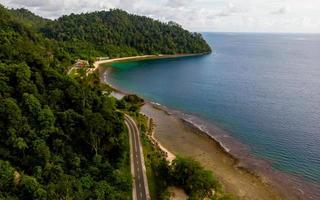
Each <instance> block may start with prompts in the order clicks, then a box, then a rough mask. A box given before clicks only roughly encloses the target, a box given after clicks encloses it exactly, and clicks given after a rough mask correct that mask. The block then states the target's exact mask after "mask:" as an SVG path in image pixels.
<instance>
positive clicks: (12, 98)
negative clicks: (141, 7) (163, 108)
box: [0, 5, 211, 200]
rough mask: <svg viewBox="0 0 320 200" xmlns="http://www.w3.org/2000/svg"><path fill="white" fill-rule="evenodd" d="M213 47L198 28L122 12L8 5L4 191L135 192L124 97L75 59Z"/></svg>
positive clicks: (0, 127)
mask: <svg viewBox="0 0 320 200" xmlns="http://www.w3.org/2000/svg"><path fill="white" fill-rule="evenodd" d="M209 51H211V50H210V47H209V46H208V45H207V44H206V42H205V41H204V40H203V39H202V37H201V35H199V34H195V33H189V32H188V31H185V30H183V29H182V28H181V27H180V26H179V25H177V24H174V23H172V22H171V23H168V24H166V23H162V22H158V21H154V20H152V19H150V18H146V17H140V16H135V15H130V14H127V13H126V12H124V11H121V10H112V11H108V12H105V11H103V12H94V13H89V14H80V15H70V16H64V17H61V18H59V19H58V20H55V21H52V20H47V19H44V18H41V17H39V16H36V15H34V14H33V13H31V12H29V11H28V10H25V9H18V10H9V9H6V8H5V7H3V6H1V5H0V199H110V200H112V199H117V200H120V199H131V187H132V186H131V183H132V177H131V174H130V165H129V159H128V155H129V147H128V138H127V133H126V129H125V126H124V123H123V114H122V113H121V112H119V111H118V110H119V109H121V108H122V107H123V105H124V104H123V102H121V101H117V100H115V99H114V98H112V97H109V95H108V94H109V92H108V91H107V92H106V91H105V89H104V88H103V86H102V85H101V84H100V83H99V82H98V81H96V82H92V77H82V78H71V77H69V76H67V75H66V73H65V72H66V67H68V66H69V65H71V64H72V63H73V62H74V60H75V59H76V58H87V59H88V58H92V57H95V56H110V57H118V56H127V55H137V54H155V53H166V54H168V53H207V52H209ZM92 76H95V74H92ZM129 100H130V98H128V99H124V101H128V102H129V103H126V104H130V101H129ZM137 106H138V105H131V106H129V109H128V110H129V111H130V112H137V111H138V110H139V109H138V107H137ZM124 107H126V106H124ZM176 163H179V160H178V161H177V162H176ZM180 163H181V162H180ZM174 166H178V165H174ZM175 169H177V168H175ZM174 174H179V173H178V172H175V173H174ZM176 182H178V181H176Z"/></svg>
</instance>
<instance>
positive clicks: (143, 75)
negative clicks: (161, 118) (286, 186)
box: [108, 33, 320, 183]
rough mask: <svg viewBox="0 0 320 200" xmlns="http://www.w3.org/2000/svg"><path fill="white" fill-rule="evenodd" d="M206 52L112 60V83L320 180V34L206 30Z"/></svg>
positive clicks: (286, 167) (278, 164) (297, 172)
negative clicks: (194, 118)
mask: <svg viewBox="0 0 320 200" xmlns="http://www.w3.org/2000/svg"><path fill="white" fill-rule="evenodd" d="M203 35H204V37H205V39H206V40H207V41H208V43H209V44H210V45H211V46H212V48H213V50H214V52H213V53H212V54H210V55H205V56H197V57H188V58H174V59H163V60H144V61H132V62H124V63H114V64H113V67H114V71H113V73H111V74H110V77H108V79H109V81H110V82H111V84H112V85H114V86H116V87H119V88H122V89H124V90H125V91H129V92H133V93H137V94H139V95H141V96H143V97H145V98H147V99H149V100H152V101H155V102H158V103H161V104H163V105H166V106H168V107H171V108H176V109H180V110H181V111H183V112H186V113H189V114H195V115H197V116H200V117H202V118H203V119H206V120H208V121H212V122H214V123H217V124H220V125H221V126H222V127H223V128H224V129H226V130H227V131H228V132H229V133H230V135H231V136H232V137H234V138H236V139H238V140H239V141H241V142H242V143H243V144H245V145H247V146H248V147H249V148H250V152H252V154H254V155H256V156H259V157H261V158H264V159H267V160H269V161H270V162H271V163H272V166H273V167H274V168H276V169H278V170H281V171H284V172H288V173H291V174H295V175H298V176H301V177H304V178H305V179H308V180H310V181H312V182H315V183H320V35H317V34H254V33H204V34H203Z"/></svg>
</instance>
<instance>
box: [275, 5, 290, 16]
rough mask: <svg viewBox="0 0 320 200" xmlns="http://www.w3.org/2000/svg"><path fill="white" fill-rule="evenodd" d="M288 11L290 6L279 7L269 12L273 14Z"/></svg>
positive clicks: (282, 13)
mask: <svg viewBox="0 0 320 200" xmlns="http://www.w3.org/2000/svg"><path fill="white" fill-rule="evenodd" d="M289 11H290V8H289V7H287V6H285V7H281V8H279V9H278V10H275V11H273V12H271V14H273V15H285V14H287V13H288V12H289Z"/></svg>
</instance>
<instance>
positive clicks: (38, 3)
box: [11, 0, 50, 7]
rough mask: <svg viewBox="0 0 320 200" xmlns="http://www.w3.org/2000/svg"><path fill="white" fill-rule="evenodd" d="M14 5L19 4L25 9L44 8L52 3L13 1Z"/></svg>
mask: <svg viewBox="0 0 320 200" xmlns="http://www.w3.org/2000/svg"><path fill="white" fill-rule="evenodd" d="M11 3H12V4H17V5H21V6H25V7H43V6H46V5H48V4H49V3H50V0H29V1H25V0H12V1H11Z"/></svg>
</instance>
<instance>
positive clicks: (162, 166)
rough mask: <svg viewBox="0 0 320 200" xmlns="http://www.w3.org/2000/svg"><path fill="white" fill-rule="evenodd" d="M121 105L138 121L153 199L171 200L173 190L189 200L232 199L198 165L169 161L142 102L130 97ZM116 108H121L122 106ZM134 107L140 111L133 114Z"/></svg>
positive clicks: (187, 160) (189, 160)
mask: <svg viewBox="0 0 320 200" xmlns="http://www.w3.org/2000/svg"><path fill="white" fill-rule="evenodd" d="M118 102H123V103H121V106H120V107H121V108H123V109H124V111H125V112H127V113H128V114H130V115H131V116H132V117H133V118H134V119H135V121H136V123H137V126H138V127H139V130H140V133H141V143H142V145H143V153H144V158H145V165H146V169H147V177H148V184H149V190H150V194H151V199H154V200H169V199H170V193H169V192H168V187H170V186H175V187H178V188H182V189H183V190H184V191H185V192H186V194H187V195H188V199H189V200H202V199H206V198H207V199H212V200H232V199H233V198H232V197H231V196H230V195H228V194H226V193H225V192H224V191H223V189H222V187H221V184H220V183H219V181H218V180H217V179H216V178H215V177H214V175H213V173H212V172H211V171H209V170H206V169H204V168H203V167H202V166H201V165H200V163H199V162H197V161H195V160H193V159H192V158H188V157H184V156H181V155H178V156H177V157H176V159H174V160H173V161H172V163H169V162H168V161H167V160H166V155H165V153H164V152H163V151H162V150H161V149H160V148H159V147H158V146H157V144H155V143H154V142H153V141H152V140H151V139H150V136H151V135H150V134H151V131H152V130H151V129H152V124H150V123H151V122H150V121H149V118H148V117H147V116H145V115H143V114H141V113H140V107H141V105H143V99H141V98H140V97H138V96H136V95H127V96H125V97H123V99H122V100H120V101H118ZM122 105H125V106H122ZM117 107H118V108H120V107H119V105H118V106H117ZM132 107H134V108H138V109H134V110H131V109H130V108H132Z"/></svg>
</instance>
